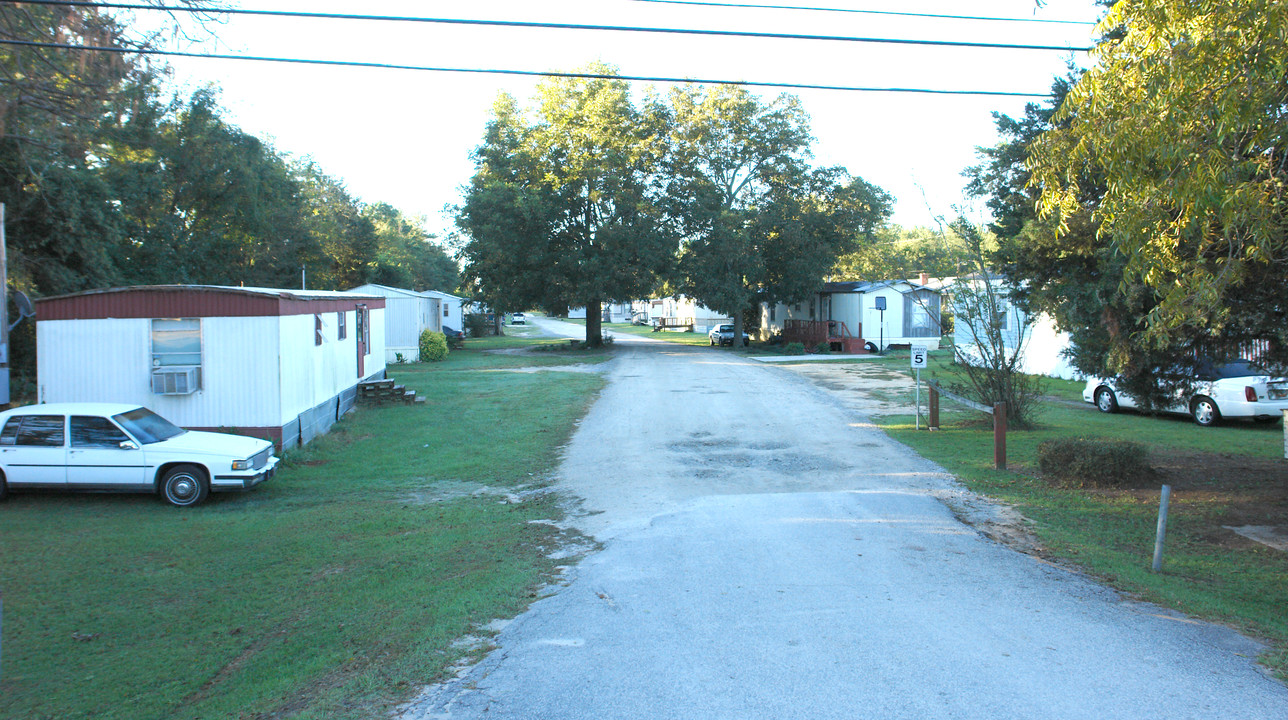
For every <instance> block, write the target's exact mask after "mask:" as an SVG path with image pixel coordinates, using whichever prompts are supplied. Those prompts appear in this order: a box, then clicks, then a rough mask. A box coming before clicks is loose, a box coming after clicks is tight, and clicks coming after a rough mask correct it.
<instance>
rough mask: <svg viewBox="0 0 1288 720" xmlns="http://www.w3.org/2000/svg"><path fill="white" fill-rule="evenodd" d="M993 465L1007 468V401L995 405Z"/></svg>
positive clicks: (1003, 468)
mask: <svg viewBox="0 0 1288 720" xmlns="http://www.w3.org/2000/svg"><path fill="white" fill-rule="evenodd" d="M993 465H994V466H995V467H996V468H997V469H998V470H1005V469H1006V403H1004V402H1001V403H998V404H996V405H994V406H993Z"/></svg>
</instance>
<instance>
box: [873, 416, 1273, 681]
mask: <svg viewBox="0 0 1288 720" xmlns="http://www.w3.org/2000/svg"><path fill="white" fill-rule="evenodd" d="M1088 407H1089V406H1088ZM981 417H982V416H981V414H979V413H958V412H950V413H949V414H948V415H947V416H946V418H945V420H944V423H943V428H942V429H941V430H939V431H937V432H926V431H924V430H922V431H920V432H918V431H916V430H914V429H913V422H912V420H913V419H912V417H911V416H890V417H883V418H877V419H876V420H877V423H878V425H880V426H881V427H882V428H884V429H885V430H886V432H888V433H889V434H890V435H891V436H892V437H893V438H895V439H896V440H899V441H900V442H903V443H905V444H907V445H908V446H910V447H912V448H913V449H914V450H915V451H917V452H918V453H919V454H921V455H922V456H923V457H926V458H928V459H930V460H933V461H935V462H937V463H939V464H940V465H942V466H943V467H944V468H945V469H946V470H948V471H949V472H951V473H953V474H954V475H955V476H957V477H958V478H959V479H960V480H961V481H962V482H964V483H965V484H966V485H967V486H968V487H969V488H970V489H971V490H973V491H975V492H978V493H980V494H983V495H988V496H990V497H994V498H998V499H1000V500H1002V501H1004V502H1007V503H1009V504H1012V505H1014V506H1016V507H1017V508H1018V509H1019V510H1020V512H1022V513H1023V514H1024V515H1025V516H1027V517H1029V518H1030V519H1032V520H1033V521H1034V522H1035V527H1034V531H1035V533H1036V534H1037V536H1038V538H1039V540H1040V542H1041V543H1042V544H1043V546H1044V548H1045V549H1046V550H1047V551H1048V552H1049V553H1050V554H1051V555H1052V556H1054V557H1057V558H1060V559H1063V560H1067V561H1071V562H1073V563H1075V564H1077V565H1078V566H1080V567H1081V568H1084V569H1085V570H1086V571H1087V572H1089V573H1090V574H1092V575H1095V576H1097V577H1100V578H1103V579H1105V580H1106V581H1108V582H1109V583H1111V584H1112V585H1114V586H1115V587H1118V588H1120V589H1122V590H1124V591H1126V592H1128V593H1132V594H1135V595H1138V596H1140V597H1142V598H1143V599H1145V600H1148V601H1151V602H1157V603H1159V604H1162V605H1165V606H1168V607H1172V608H1176V609H1178V610H1181V611H1183V612H1186V613H1190V614H1193V615H1195V616H1198V617H1203V618H1208V619H1211V620H1216V621H1220V622H1224V623H1228V624H1230V625H1233V626H1235V627H1237V628H1239V629H1241V630H1244V631H1247V632H1250V633H1252V634H1254V635H1258V636H1260V637H1263V638H1266V639H1267V640H1268V641H1269V642H1270V643H1271V645H1272V650H1271V651H1270V652H1269V653H1267V655H1266V657H1264V658H1263V660H1264V661H1265V662H1267V663H1268V664H1269V665H1271V667H1273V668H1275V669H1276V671H1277V672H1279V673H1280V675H1281V677H1282V676H1285V673H1286V672H1288V654H1286V653H1285V649H1288V614H1285V613H1284V612H1283V608H1284V607H1288V557H1285V555H1284V554H1283V553H1279V552H1276V551H1273V550H1271V549H1269V548H1263V547H1261V546H1254V545H1252V544H1249V546H1248V547H1225V546H1222V545H1219V544H1217V543H1214V542H1212V541H1211V540H1210V539H1209V538H1210V535H1211V532H1212V529H1213V528H1214V527H1219V525H1220V524H1221V514H1222V512H1223V507H1222V501H1221V500H1220V499H1219V498H1213V497H1208V496H1206V494H1204V493H1194V494H1192V495H1190V496H1188V497H1187V493H1185V492H1178V493H1176V494H1175V495H1174V496H1173V503H1172V510H1171V515H1170V517H1169V526H1168V535H1167V543H1166V556H1165V562H1164V571H1163V572H1161V573H1153V572H1151V571H1150V569H1149V566H1150V563H1151V560H1152V555H1153V547H1154V528H1155V524H1156V522H1157V513H1158V494H1157V492H1156V491H1142V492H1138V493H1107V492H1102V491H1097V490H1095V489H1080V488H1072V487H1065V486H1061V485H1055V484H1052V483H1050V482H1048V481H1046V480H1044V479H1040V478H1037V477H1036V465H1037V445H1038V443H1040V442H1041V441H1043V440H1046V439H1050V438H1057V437H1069V436H1078V437H1087V438H1105V439H1132V440H1135V441H1137V442H1141V443H1143V444H1145V445H1146V446H1148V447H1150V448H1152V449H1154V450H1155V451H1163V452H1166V451H1167V450H1169V449H1175V450H1185V451H1191V452H1192V451H1195V450H1202V451H1207V452H1214V453H1216V452H1224V453H1243V454H1248V455H1252V456H1256V457H1275V456H1276V455H1275V454H1274V453H1275V449H1276V448H1277V449H1278V450H1277V451H1278V452H1279V453H1282V444H1281V443H1282V438H1283V435H1282V429H1280V428H1262V427H1256V426H1252V425H1242V426H1232V427H1218V428H1200V427H1198V426H1196V425H1194V424H1193V423H1189V422H1186V421H1184V420H1173V419H1171V418H1150V417H1145V416H1138V415H1126V414H1121V415H1104V414H1102V413H1099V412H1095V411H1086V410H1083V409H1081V408H1071V407H1063V406H1061V407H1052V408H1049V409H1048V410H1047V411H1046V412H1045V413H1044V415H1043V418H1042V423H1043V424H1042V426H1041V427H1039V428H1038V429H1036V430H1031V431H1014V430H1013V431H1011V432H1009V433H1008V434H1007V455H1008V466H1009V468H1010V470H1009V471H998V470H995V469H993V467H992V458H993V439H992V431H991V425H990V424H988V423H987V422H981V421H980V419H981ZM923 427H924V423H923ZM1249 482H1255V478H1249Z"/></svg>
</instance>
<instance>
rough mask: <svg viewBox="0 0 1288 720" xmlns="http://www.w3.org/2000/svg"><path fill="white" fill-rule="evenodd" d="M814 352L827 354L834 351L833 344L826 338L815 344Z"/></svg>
mask: <svg viewBox="0 0 1288 720" xmlns="http://www.w3.org/2000/svg"><path fill="white" fill-rule="evenodd" d="M814 352H816V353H818V354H819V355H826V354H828V353H830V352H832V344H831V343H829V342H828V341H826V340H824V341H822V342H820V343H819V344H817V345H815V346H814Z"/></svg>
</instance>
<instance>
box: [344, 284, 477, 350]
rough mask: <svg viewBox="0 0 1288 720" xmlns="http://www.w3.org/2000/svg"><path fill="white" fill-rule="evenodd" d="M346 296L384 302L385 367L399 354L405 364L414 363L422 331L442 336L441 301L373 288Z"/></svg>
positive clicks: (363, 286)
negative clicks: (375, 297)
mask: <svg viewBox="0 0 1288 720" xmlns="http://www.w3.org/2000/svg"><path fill="white" fill-rule="evenodd" d="M349 292H354V293H362V294H364V295H379V296H380V297H383V298H385V336H384V337H385V362H387V363H391V362H396V361H397V359H398V355H399V354H400V353H401V354H402V356H403V359H405V360H406V361H408V362H414V361H416V360H417V359H418V358H419V355H420V334H421V333H422V332H424V331H425V330H435V331H440V332H441V331H442V329H443V317H442V314H441V313H442V301H441V300H440V299H439V298H437V297H434V296H432V295H430V294H429V293H418V292H414V291H412V290H403V289H401V288H391V287H385V286H384V285H375V284H368V285H360V286H358V287H356V288H354V289H352V290H350V291H349ZM448 324H449V325H450V324H451V323H448ZM457 329H459V327H458V328H457Z"/></svg>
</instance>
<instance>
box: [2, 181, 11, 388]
mask: <svg viewBox="0 0 1288 720" xmlns="http://www.w3.org/2000/svg"><path fill="white" fill-rule="evenodd" d="M5 245H6V238H5V234H4V203H0V405H8V404H9V399H10V398H9V367H10V364H9V257H8V252H7V251H6V249H5Z"/></svg>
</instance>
